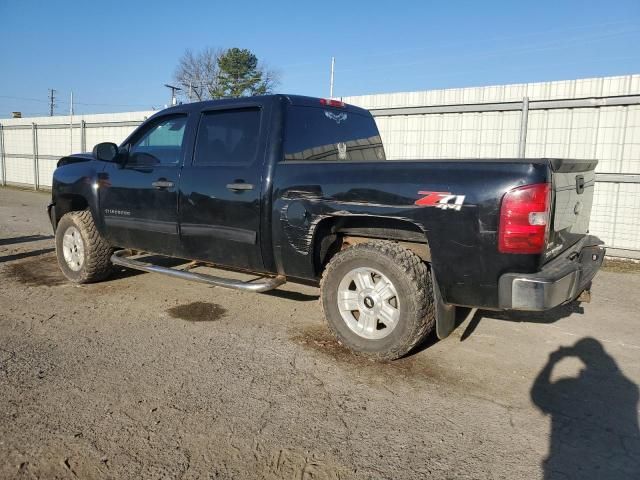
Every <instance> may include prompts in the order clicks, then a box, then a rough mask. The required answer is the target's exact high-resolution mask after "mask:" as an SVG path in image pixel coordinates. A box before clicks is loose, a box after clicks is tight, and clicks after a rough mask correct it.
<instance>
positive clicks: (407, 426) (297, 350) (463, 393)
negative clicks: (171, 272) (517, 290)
mask: <svg viewBox="0 0 640 480" xmlns="http://www.w3.org/2000/svg"><path fill="white" fill-rule="evenodd" d="M47 200H48V196H47V195H45V194H42V193H34V192H27V191H19V190H15V189H6V188H5V189H2V188H0V285H1V287H0V478H114V479H128V478H192V479H196V478H216V479H218V478H219V479H227V478H238V479H240V478H266V479H291V478H300V479H316V480H318V479H338V478H340V479H350V478H358V479H369V478H372V479H379V478H380V479H381V478H388V479H405V478H406V479H411V478H437V479H440V478H469V479H479V478H505V479H532V478H563V479H564V478H580V479H588V478H606V479H617V478H629V479H631V478H634V479H637V478H640V432H639V430H638V387H637V384H638V383H639V382H640V331H639V329H638V327H637V324H638V320H639V319H640V318H639V317H640V315H639V314H638V312H639V310H640V308H639V307H640V299H639V298H638V293H639V292H640V275H639V274H638V273H618V272H610V271H603V272H601V273H600V274H599V275H598V277H597V278H596V280H595V282H594V288H593V300H592V303H590V304H580V305H578V304H572V305H569V306H566V307H563V308H561V309H559V310H555V311H553V312H549V313H547V314H544V315H540V314H510V315H506V314H503V313H491V312H478V313H476V314H475V315H474V316H472V317H471V318H467V319H466V320H465V321H464V323H462V325H460V326H459V327H458V329H457V330H456V331H455V332H454V333H453V334H452V335H451V337H449V338H448V339H446V340H444V341H440V342H437V341H435V340H433V339H432V340H430V341H429V342H427V344H426V345H424V346H423V347H422V348H421V349H420V351H418V352H416V353H415V354H413V355H411V356H409V357H407V358H405V359H402V360H399V361H396V362H393V363H386V364H380V363H372V362H369V361H367V360H363V359H361V358H358V357H354V356H352V355H350V354H348V353H347V352H345V351H344V350H343V349H342V348H341V347H340V346H339V345H338V344H336V342H335V341H334V340H333V339H332V337H331V336H330V335H329V334H328V332H327V329H326V327H325V325H324V323H323V319H322V316H321V312H320V308H319V305H318V291H317V289H314V288H311V287H306V286H298V285H289V284H287V285H285V286H284V287H283V288H281V289H280V290H278V291H275V292H273V293H271V294H263V295H256V294H249V293H243V292H237V291H232V290H225V289H221V288H213V287H208V286H205V285H200V284H193V283H188V282H180V281H175V280H172V279H169V278H168V277H163V276H160V275H154V274H143V273H139V272H132V271H121V272H119V273H118V274H117V275H115V276H114V278H112V279H110V280H108V281H106V282H103V283H100V284H94V285H85V286H75V285H71V284H69V283H67V282H66V281H65V280H64V278H63V277H62V274H61V273H60V272H59V270H58V267H57V264H56V261H55V257H54V253H53V240H52V237H51V231H50V226H49V225H48V223H47V219H46V216H45V214H44V207H45V205H46V203H47Z"/></svg>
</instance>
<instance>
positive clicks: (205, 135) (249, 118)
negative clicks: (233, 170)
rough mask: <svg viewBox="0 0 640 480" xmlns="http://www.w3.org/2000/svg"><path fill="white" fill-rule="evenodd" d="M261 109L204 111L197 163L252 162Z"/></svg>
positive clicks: (255, 148) (195, 156)
mask: <svg viewBox="0 0 640 480" xmlns="http://www.w3.org/2000/svg"><path fill="white" fill-rule="evenodd" d="M259 134H260V109H258V108H243V109H236V110H216V111H212V112H204V113H203V114H202V117H201V118H200V126H199V127H198V136H197V139H196V150H195V155H194V159H193V163H194V165H211V164H226V165H232V164H241V163H251V162H253V160H254V159H255V158H256V151H257V149H258V138H259Z"/></svg>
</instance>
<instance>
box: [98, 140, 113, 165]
mask: <svg viewBox="0 0 640 480" xmlns="http://www.w3.org/2000/svg"><path fill="white" fill-rule="evenodd" d="M117 157H118V146H117V145H116V144H115V143H111V142H103V143H99V144H97V145H96V146H95V147H93V158H95V159H96V160H102V161H103V162H115V161H116V158H117Z"/></svg>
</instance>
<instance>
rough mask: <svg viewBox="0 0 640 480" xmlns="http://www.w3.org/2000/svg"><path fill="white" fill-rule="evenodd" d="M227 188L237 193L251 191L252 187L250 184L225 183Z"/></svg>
mask: <svg viewBox="0 0 640 480" xmlns="http://www.w3.org/2000/svg"><path fill="white" fill-rule="evenodd" d="M227 188H228V189H229V190H233V191H236V192H237V191H240V190H253V185H252V184H250V183H227Z"/></svg>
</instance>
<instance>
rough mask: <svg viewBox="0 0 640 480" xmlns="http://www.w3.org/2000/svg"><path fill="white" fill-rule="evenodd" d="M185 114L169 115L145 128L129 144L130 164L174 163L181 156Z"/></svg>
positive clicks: (178, 160)
mask: <svg viewBox="0 0 640 480" xmlns="http://www.w3.org/2000/svg"><path fill="white" fill-rule="evenodd" d="M186 124H187V117H186V116H179V117H170V118H167V119H165V120H162V121H160V123H158V124H156V125H154V126H153V127H151V128H150V129H149V130H147V131H146V132H145V133H144V134H143V135H142V137H140V138H139V139H138V140H136V142H135V143H133V144H132V145H131V148H130V150H129V162H128V163H130V164H132V165H148V166H153V165H176V164H177V163H178V162H180V158H181V157H182V143H183V140H184V128H185V125H186Z"/></svg>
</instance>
